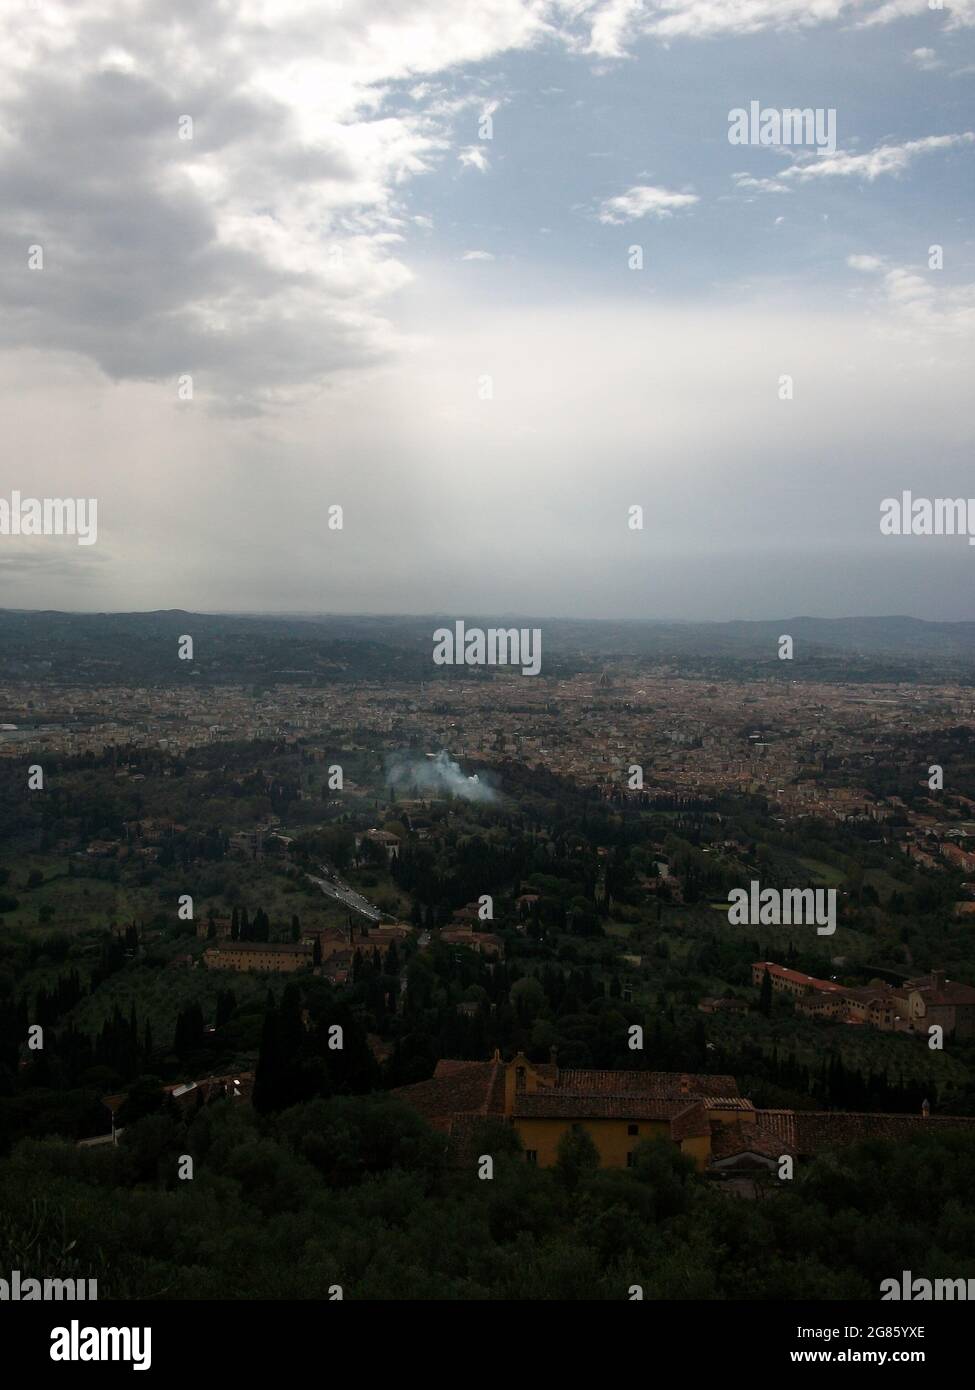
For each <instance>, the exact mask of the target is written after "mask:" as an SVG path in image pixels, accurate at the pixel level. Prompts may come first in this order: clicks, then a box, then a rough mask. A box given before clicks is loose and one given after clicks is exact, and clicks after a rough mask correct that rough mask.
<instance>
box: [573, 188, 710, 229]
mask: <svg viewBox="0 0 975 1390" xmlns="http://www.w3.org/2000/svg"><path fill="white" fill-rule="evenodd" d="M697 202H700V199H699V198H698V196H697V194H696V193H671V192H669V191H668V190H667V189H666V188H654V187H653V186H652V185H650V184H639V183H638V184H635V185H634V186H633V188H630V189H628V191H627V192H626V193H620V194H618V195H617V196H616V197H615V198H607V199H606V200H605V201H604V202H603V203H602V204H601V205H600V208H599V212H598V213H597V216H598V218H599V221H600V222H604V223H607V224H608V225H610V226H620V225H622V224H623V223H624V222H635V221H637V220H638V219H639V218H641V217H656V218H662V217H671V216H672V215H673V213H674V211H675V210H676V209H678V208H687V207H692V206H693V205H694V204H695V203H697Z"/></svg>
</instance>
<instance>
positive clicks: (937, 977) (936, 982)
mask: <svg viewBox="0 0 975 1390" xmlns="http://www.w3.org/2000/svg"><path fill="white" fill-rule="evenodd" d="M944 987H945V972H944V971H943V970H932V971H931V988H932V989H933V990H934V991H935V993H936V994H940V993H941V992H942V990H943V989H944Z"/></svg>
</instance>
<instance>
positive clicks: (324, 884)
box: [308, 864, 383, 922]
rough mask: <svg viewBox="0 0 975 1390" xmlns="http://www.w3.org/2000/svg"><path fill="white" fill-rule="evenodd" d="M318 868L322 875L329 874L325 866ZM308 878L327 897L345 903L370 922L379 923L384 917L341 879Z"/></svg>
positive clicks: (321, 865)
mask: <svg viewBox="0 0 975 1390" xmlns="http://www.w3.org/2000/svg"><path fill="white" fill-rule="evenodd" d="M318 867H319V868H320V869H321V870H322V873H326V872H327V870H326V868H325V866H324V865H323V864H319V866H318ZM308 877H309V878H310V879H311V881H312V883H317V884H318V886H319V888H320V889H321V890H322V892H323V893H324V894H325V895H326V897H329V898H334V899H335V900H336V902H340V903H343V904H344V905H345V906H346V907H351V908H352V910H353V911H354V912H359V913H361V914H362V916H363V917H368V918H369V921H370V922H378V921H379V920H380V918H381V917H382V916H383V913H382V912H381V911H380V909H379V908H378V907H374V906H373V905H372V903H370V902H367V901H366V899H365V898H364V897H363V896H362V894H361V893H357V892H356V891H355V889H353V888H350V887H349V886H348V885H347V884H345V883H343V882H342V881H341V879H338V878H335V879H327V878H316V877H315V876H314V874H309V875H308Z"/></svg>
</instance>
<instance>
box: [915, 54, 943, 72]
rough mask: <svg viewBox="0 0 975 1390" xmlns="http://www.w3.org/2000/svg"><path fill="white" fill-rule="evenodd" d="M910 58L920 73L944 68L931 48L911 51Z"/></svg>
mask: <svg viewBox="0 0 975 1390" xmlns="http://www.w3.org/2000/svg"><path fill="white" fill-rule="evenodd" d="M910 56H911V61H912V62H913V63H914V64H915V65H916V66H917V67H919V68H920V69H921V71H922V72H933V71H934V69H935V68H943V67H944V63H942V61H941V59H940V58H939V57H938V55H937V53H935V51H934V49H933V48H915V49H912V50H911V55H910Z"/></svg>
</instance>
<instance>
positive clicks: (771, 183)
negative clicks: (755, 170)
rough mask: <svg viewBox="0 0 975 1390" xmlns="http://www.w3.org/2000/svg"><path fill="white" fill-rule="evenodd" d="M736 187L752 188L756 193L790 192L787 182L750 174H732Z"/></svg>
mask: <svg viewBox="0 0 975 1390" xmlns="http://www.w3.org/2000/svg"><path fill="white" fill-rule="evenodd" d="M731 177H732V178H733V179H734V181H735V187H736V188H743V189H746V190H748V189H753V190H755V191H756V192H758V193H791V192H792V189H791V188H789V187H788V185H787V184H784V183H780V181H779V180H778V179H756V178H754V177H753V176H752V175H751V174H732V176H731Z"/></svg>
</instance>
